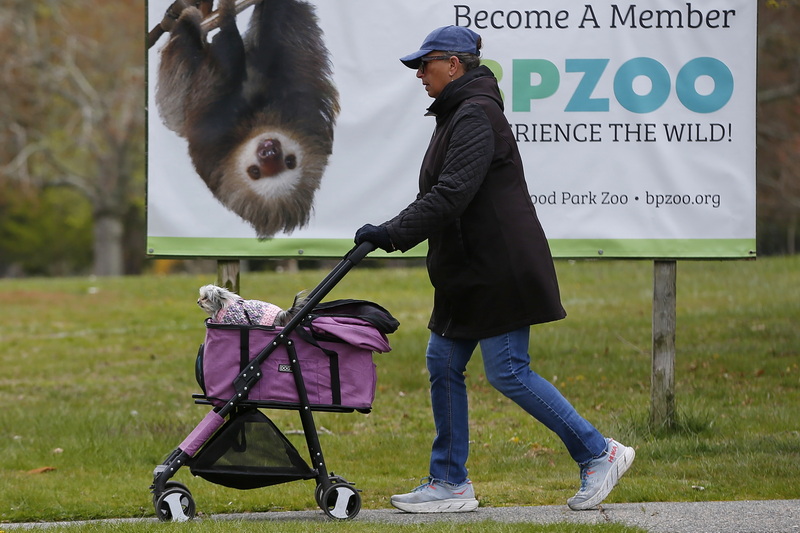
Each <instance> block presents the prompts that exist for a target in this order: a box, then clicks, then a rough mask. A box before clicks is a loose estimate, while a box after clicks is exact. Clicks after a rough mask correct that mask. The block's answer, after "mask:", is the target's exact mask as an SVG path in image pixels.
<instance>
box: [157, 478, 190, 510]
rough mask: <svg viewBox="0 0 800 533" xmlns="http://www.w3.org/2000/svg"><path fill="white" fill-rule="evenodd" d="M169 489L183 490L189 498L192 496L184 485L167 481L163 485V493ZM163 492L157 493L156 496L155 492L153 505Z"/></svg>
mask: <svg viewBox="0 0 800 533" xmlns="http://www.w3.org/2000/svg"><path fill="white" fill-rule="evenodd" d="M169 489H183V490H185V491H186V492H188V493H189V495H190V496H191V494H192V491H190V490H189V487H187V486H186V485H184V484H183V483H181V482H179V481H167V482H166V483H165V484H164V492H166V491H168V490H169ZM164 492H159V493H158V494H156V493H155V492H154V493H153V505H156V502H157V501H158V497H159V496H161V495H162V494H164Z"/></svg>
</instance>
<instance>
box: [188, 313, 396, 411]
mask: <svg viewBox="0 0 800 533" xmlns="http://www.w3.org/2000/svg"><path fill="white" fill-rule="evenodd" d="M353 302H357V301H353V300H338V301H336V302H329V303H327V304H324V305H327V306H333V308H334V309H339V310H341V309H342V308H343V307H344V306H347V307H352V306H353V305H355V304H354V303H353ZM337 303H338V307H337V306H336V305H335V304H337ZM357 305H359V306H361V308H363V307H371V308H375V307H377V304H373V303H372V302H357ZM330 309H331V307H328V310H330ZM380 309H381V310H382V308H380ZM315 311H325V308H322V309H320V308H318V309H315ZM387 314H388V312H387ZM389 316H391V315H389ZM282 332H283V329H282V328H275V327H267V326H243V325H230V324H216V323H213V322H210V321H206V337H205V342H204V343H203V345H202V346H201V348H200V351H199V353H198V359H197V364H196V366H195V369H196V374H197V381H198V383H199V384H200V386H201V388H202V389H203V392H204V393H205V398H206V399H207V400H209V401H210V403H212V404H213V405H216V406H221V405H224V404H225V403H226V402H227V401H228V400H229V399H230V398H231V397H233V396H234V395H235V394H236V390H235V387H234V381H235V379H236V377H237V376H238V375H239V374H240V373H241V372H242V371H244V370H245V368H247V366H248V365H249V364H250V361H252V360H253V359H254V358H255V357H256V356H257V355H258V354H259V352H261V350H263V349H264V347H265V346H269V345H270V343H272V342H273V341H274V340H275V339H276V338H277V337H278V336H279V335H281V334H282ZM289 339H290V340H291V344H289V345H288V346H287V345H286V344H280V345H278V346H276V347H275V349H274V350H273V351H272V353H270V354H269V356H268V357H267V358H266V359H265V360H264V362H263V363H262V364H261V365H260V370H261V372H262V373H263V376H262V377H261V379H260V380H259V381H258V382H256V383H255V384H254V385H253V386H252V388H251V389H250V390H249V391H248V393H247V402H248V403H250V404H253V403H256V404H264V405H267V404H272V403H274V404H278V405H283V406H289V407H291V406H297V405H299V404H300V397H299V393H298V389H297V385H296V382H295V376H294V374H293V372H292V365H291V361H290V357H292V356H293V354H296V356H297V360H298V362H299V366H300V368H301V372H302V375H303V380H304V382H305V389H306V393H307V394H308V402H309V404H310V405H311V407H312V408H315V407H317V408H319V409H320V410H337V409H341V410H351V411H352V410H359V411H368V410H369V409H370V408H371V407H372V402H373V400H374V399H375V386H376V383H377V376H376V372H375V364H374V363H373V360H372V355H373V352H381V353H383V352H388V351H390V350H391V348H390V347H389V343H388V340H387V339H386V335H385V334H384V333H383V332H382V331H380V330H378V329H376V327H375V326H373V324H372V323H370V322H369V321H368V320H365V319H364V318H362V317H355V316H343V315H342V314H337V315H332V314H325V315H323V314H314V315H311V316H309V318H308V319H307V320H306V321H305V322H304V323H303V324H302V325H301V326H299V327H298V328H296V329H295V330H294V331H293V332H291V333H289Z"/></svg>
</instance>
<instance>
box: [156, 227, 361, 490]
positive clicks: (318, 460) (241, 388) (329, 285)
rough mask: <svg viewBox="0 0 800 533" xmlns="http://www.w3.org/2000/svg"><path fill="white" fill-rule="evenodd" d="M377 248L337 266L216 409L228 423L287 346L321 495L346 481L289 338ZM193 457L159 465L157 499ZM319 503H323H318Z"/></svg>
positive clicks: (179, 454)
mask: <svg viewBox="0 0 800 533" xmlns="http://www.w3.org/2000/svg"><path fill="white" fill-rule="evenodd" d="M374 249H375V245H374V244H372V243H370V242H364V243H361V244H360V245H358V246H356V247H354V248H353V249H352V250H350V251H349V252H348V253H347V254H346V255H345V256H344V258H343V259H342V261H340V262H339V264H337V265H336V266H335V267H334V268H333V269H332V270H331V272H330V273H328V275H327V276H326V277H325V278H324V279H323V280H322V281H321V282H320V283H319V284H318V285H317V287H316V288H314V289H313V290H312V291H311V293H309V295H308V297H307V298H306V303H305V304H304V305H303V307H302V308H301V309H300V311H299V312H298V313H297V314H296V315H295V316H294V317H293V318H292V319H291V320H290V321H289V322H288V323H287V324H286V326H284V328H283V330H282V331H281V333H280V334H279V335H277V336H276V337H275V339H273V341H272V342H271V343H269V345H267V346H266V347H265V348H264V349H263V350H261V351H260V352H259V353H258V355H256V357H254V358H253V359H252V360H251V361H250V364H248V365H247V368H245V369H244V370H242V371H241V372H240V373H239V375H238V376H237V377H236V379H235V380H234V382H233V385H234V389H235V390H236V394H235V395H234V397H233V398H231V399H230V400H229V401H228V402H227V403H226V404H225V405H223V406H221V407H215V408H214V409H213V412H216V413H217V415H218V416H219V418H220V419H222V420H224V419H225V418H226V417H227V416H228V415H229V414H230V413H231V412H233V411H234V409H235V408H236V407H237V406H238V405H239V403H241V402H243V401H245V400H247V395H248V392H249V391H250V389H251V388H252V386H253V385H254V384H255V383H257V382H258V381H259V380H260V379H261V377H262V372H261V364H262V363H263V362H264V361H265V360H266V359H267V358H268V357H269V356H270V355H271V354H272V353H273V352H274V351H275V350H276V349H277V348H278V347H279V346H281V345H283V344H285V345H286V349H287V352H288V353H289V355H290V366H291V369H292V374H293V375H294V381H295V385H296V387H297V393H298V397H299V399H300V404H299V407H298V411H299V413H300V421H301V423H302V425H303V433H304V434H305V437H306V444H307V446H308V450H309V453H310V455H311V464H312V466H311V469H312V472H313V473H314V477H315V479H316V480H317V492H318V494H325V493H327V492H328V489H330V488H331V487H332V486H333V485H334V482H339V481H344V480H342V479H341V478H335V476H333V475H332V474H331V475H329V474H328V470H327V467H326V466H325V459H324V457H323V454H322V446H321V444H320V441H319V435H318V434H317V430H316V425H315V423H314V415H313V413H312V410H311V406H310V402H309V400H308V393H307V392H306V386H305V382H304V380H303V375H302V372H301V368H300V362H299V359H298V357H297V351H296V349H295V346H294V341H293V340H292V339H290V338H289V335H290V334H291V333H292V332H293V331H294V330H295V329H297V327H298V326H300V324H301V323H302V322H303V320H305V318H306V317H307V316H308V314H309V313H311V311H312V310H313V309H314V308H315V307H316V306H317V305H319V303H320V302H321V301H322V299H323V298H325V296H327V295H328V293H330V291H331V290H332V289H333V288H334V287H335V286H336V284H337V283H339V281H341V280H342V278H344V276H345V275H347V273H348V272H349V271H350V270H351V269H352V268H353V267H354V266H355V265H357V264H358V263H359V262H361V260H362V259H363V258H364V257H366V256H367V254H369V253H370V252H371V251H373V250H374ZM205 421H206V419H203V421H202V422H200V424H198V426H197V427H196V428H195V431H197V430H198V429H199V428H200V426H202V425H203V424H204V423H205ZM191 457H192V455H190V454H188V453H186V452H185V451H184V450H182V449H181V448H180V447H178V448H176V449H175V450H173V451H172V453H170V454H169V456H167V459H166V460H165V461H164V462H163V463H162V464H160V465H158V466H156V468H155V469H154V470H153V484H152V485H151V486H150V490H151V492H152V493H153V495H154V499H155V498H157V497H158V495H160V494H162V493H163V492H164V491H165V489H166V488H167V484H168V481H169V479H170V478H172V477H173V476H174V475H175V474H176V473H177V471H178V470H179V469H180V468H181V467H182V466H184V465H186V464H187V461H189V460H190V459H191ZM318 503H319V501H318Z"/></svg>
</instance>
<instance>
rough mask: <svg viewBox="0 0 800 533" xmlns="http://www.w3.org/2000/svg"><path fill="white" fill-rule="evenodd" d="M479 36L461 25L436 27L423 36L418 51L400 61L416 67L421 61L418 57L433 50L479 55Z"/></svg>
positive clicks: (409, 66) (410, 66)
mask: <svg viewBox="0 0 800 533" xmlns="http://www.w3.org/2000/svg"><path fill="white" fill-rule="evenodd" d="M480 38H481V36H480V35H478V34H477V33H475V32H474V31H472V30H470V29H469V28H465V27H463V26H444V27H442V28H437V29H435V30H433V31H432V32H430V34H428V36H427V37H425V41H423V43H422V46H420V49H419V50H418V51H416V52H414V53H413V54H409V55H407V56H404V57H401V58H400V61H402V62H403V64H404V65H405V66H407V67H408V68H413V69H418V68H419V65H420V63H421V61H420V58H421V57H422V56H424V55H426V54H430V53H431V52H433V51H434V50H441V51H442V52H464V53H467V54H475V55H480V50H478V41H479V40H480Z"/></svg>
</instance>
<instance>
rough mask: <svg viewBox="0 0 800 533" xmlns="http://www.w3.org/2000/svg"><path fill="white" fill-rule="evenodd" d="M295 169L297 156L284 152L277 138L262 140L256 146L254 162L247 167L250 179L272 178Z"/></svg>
mask: <svg viewBox="0 0 800 533" xmlns="http://www.w3.org/2000/svg"><path fill="white" fill-rule="evenodd" d="M296 167H297V154H295V153H290V152H286V151H284V149H283V144H282V143H281V141H280V139H278V138H274V139H273V138H264V139H262V140H261V141H259V142H258V145H257V146H256V153H255V162H254V164H252V165H250V166H249V167H247V175H248V176H250V179H253V180H259V179H261V178H271V177H274V176H276V175H278V174H280V173H281V172H283V171H284V170H292V169H294V168H296Z"/></svg>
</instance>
